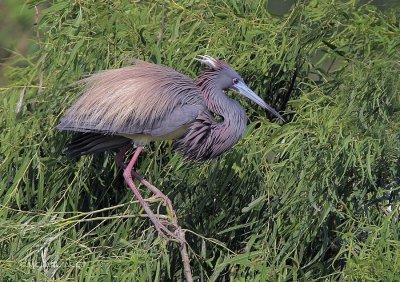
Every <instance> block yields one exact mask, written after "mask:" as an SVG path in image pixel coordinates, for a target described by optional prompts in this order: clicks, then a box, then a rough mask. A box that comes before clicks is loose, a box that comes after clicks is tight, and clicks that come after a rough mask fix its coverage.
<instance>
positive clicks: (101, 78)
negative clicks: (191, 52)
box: [57, 61, 205, 136]
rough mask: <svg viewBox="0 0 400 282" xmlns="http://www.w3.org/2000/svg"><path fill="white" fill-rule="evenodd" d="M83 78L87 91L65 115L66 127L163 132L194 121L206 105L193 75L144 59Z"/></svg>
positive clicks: (115, 131)
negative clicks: (147, 61) (144, 60)
mask: <svg viewBox="0 0 400 282" xmlns="http://www.w3.org/2000/svg"><path fill="white" fill-rule="evenodd" d="M82 82H83V83H84V85H85V87H84V90H83V94H82V96H81V97H80V98H79V99H78V100H77V101H76V102H75V103H74V104H73V105H72V106H71V108H69V109H68V110H67V112H66V114H65V116H64V117H63V118H62V119H61V122H60V124H59V125H58V126H57V128H59V129H60V130H71V131H78V132H96V133H105V134H142V133H144V134H150V135H154V136H162V135H166V134H168V133H169V132H173V131H175V130H177V129H179V128H180V127H182V126H183V125H185V124H189V123H191V122H192V121H194V120H195V119H196V117H197V116H198V115H199V114H200V113H201V112H202V111H204V109H205V104H204V100H203V98H202V95H201V93H200V90H199V89H198V88H197V86H196V85H195V84H194V81H193V80H192V79H190V78H189V77H187V76H185V75H183V74H181V73H179V72H177V71H175V70H173V69H171V68H167V67H164V66H160V65H155V64H151V63H146V62H142V61H137V62H136V64H135V65H133V66H129V67H125V68H120V69H114V70H108V71H104V72H100V73H98V74H94V75H92V76H90V77H89V78H87V79H84V80H83V81H82Z"/></svg>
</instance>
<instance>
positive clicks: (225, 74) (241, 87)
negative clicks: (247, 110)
mask: <svg viewBox="0 0 400 282" xmlns="http://www.w3.org/2000/svg"><path fill="white" fill-rule="evenodd" d="M196 60H197V61H199V62H201V63H203V64H205V65H207V66H208V67H209V68H210V69H211V70H212V71H213V72H215V74H216V76H215V83H216V85H217V86H218V87H220V88H221V90H232V91H234V92H237V93H240V94H242V95H243V96H245V97H247V98H249V99H250V100H251V101H253V102H255V103H256V104H258V105H259V106H261V107H262V108H264V109H266V110H268V111H270V112H271V113H272V114H273V115H275V116H276V117H277V118H279V119H281V120H282V121H285V120H284V118H283V117H282V116H281V115H280V114H279V113H278V112H277V111H276V110H275V109H274V108H272V107H271V106H270V105H268V104H267V103H265V102H264V100H263V99H261V98H260V97H259V96H258V95H257V94H256V93H254V91H253V90H251V89H250V88H249V87H248V86H247V85H246V83H245V82H244V81H243V78H242V77H241V76H240V75H239V74H238V73H237V72H236V71H235V70H234V69H233V68H232V67H231V66H229V65H228V64H227V63H225V62H223V61H221V60H216V59H214V58H212V57H210V56H198V57H197V58H196Z"/></svg>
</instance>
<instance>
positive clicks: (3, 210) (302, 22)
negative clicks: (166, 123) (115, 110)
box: [0, 0, 400, 281]
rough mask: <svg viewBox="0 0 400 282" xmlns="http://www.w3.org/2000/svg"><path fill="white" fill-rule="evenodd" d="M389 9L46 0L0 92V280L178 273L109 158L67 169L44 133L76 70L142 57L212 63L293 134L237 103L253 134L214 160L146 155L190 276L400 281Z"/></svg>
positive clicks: (159, 149) (395, 91)
mask: <svg viewBox="0 0 400 282" xmlns="http://www.w3.org/2000/svg"><path fill="white" fill-rule="evenodd" d="M40 2H43V1H39V0H38V1H33V2H32V3H31V5H34V4H35V3H36V4H37V3H40ZM399 15H400V13H399V10H395V9H393V10H389V11H387V13H386V14H385V15H384V14H382V13H381V12H379V11H377V10H376V9H375V8H374V7H372V6H360V5H357V2H356V1H347V2H346V1H341V2H339V3H338V2H334V1H333V2H332V3H330V1H316V0H315V1H308V2H307V4H302V5H297V6H294V7H293V8H292V10H291V11H290V12H289V13H288V14H285V15H282V16H280V17H277V16H272V15H270V14H269V13H268V11H267V1H227V2H223V1H222V2H221V1H189V0H187V1H176V2H174V1H170V2H164V1H156V2H153V1H128V0H120V1H94V0H88V1H66V0H58V1H52V3H51V4H50V5H48V8H46V9H44V10H43V12H42V18H41V21H40V24H39V31H40V34H41V37H40V38H41V41H40V42H38V43H37V44H38V45H39V47H40V48H39V50H38V51H37V52H36V53H35V54H33V55H32V56H30V57H28V58H21V60H23V61H24V62H25V63H26V64H27V65H28V66H27V67H24V68H21V67H20V68H18V67H14V68H12V69H11V70H10V72H9V76H10V81H12V83H10V85H9V86H7V87H5V88H1V92H0V93H1V103H0V113H1V119H0V127H1V133H0V142H1V148H0V161H1V164H0V175H1V179H0V201H1V203H0V225H1V227H2V228H0V262H1V263H0V277H1V278H2V279H3V280H4V281H22V280H38V281H54V280H62V281H66V280H70V281H84V280H93V281H96V280H100V281H136V280H137V281H152V280H154V281H159V280H163V281H167V280H174V281H175V280H179V279H182V277H183V276H182V275H183V274H182V264H181V261H180V255H179V252H178V250H177V246H176V245H175V244H173V243H166V242H165V241H164V240H163V239H161V238H159V237H158V236H157V234H156V232H155V230H154V228H153V227H152V226H151V224H150V222H149V220H147V219H146V218H142V217H141V213H142V211H141V210H140V207H139V204H138V203H137V202H135V201H134V200H131V199H133V195H132V194H131V192H130V191H129V190H128V189H126V186H125V185H124V183H123V179H122V173H121V171H119V170H118V169H116V167H115V165H114V162H113V157H112V154H103V155H100V156H94V157H92V156H86V157H83V158H81V159H80V160H67V159H65V157H63V155H62V151H63V148H64V146H65V144H66V143H67V142H68V139H69V137H70V135H68V134H65V133H61V132H58V131H57V130H56V129H55V125H56V124H57V122H58V120H59V118H60V116H61V115H62V113H63V112H64V110H65V109H66V108H67V107H68V106H69V105H70V103H71V102H72V101H73V99H75V98H76V95H77V93H78V92H79V89H78V88H77V87H76V86H75V85H74V84H73V82H75V81H77V80H79V79H81V78H82V77H84V76H85V75H87V74H90V73H93V72H96V71H99V70H102V69H109V68H115V67H120V66H122V65H126V64H129V61H130V60H131V58H139V59H144V60H147V61H153V62H156V63H162V64H164V65H168V66H172V67H174V68H175V69H177V70H179V71H182V72H184V73H186V74H189V75H190V76H192V77H194V76H195V75H196V74H197V73H198V72H199V71H200V67H199V65H198V64H197V63H195V62H194V61H193V57H194V56H195V55H198V54H210V55H212V56H215V57H219V58H223V59H225V60H227V61H228V62H229V63H231V64H232V65H233V66H234V67H235V68H236V69H237V70H238V72H239V73H241V74H243V77H244V78H245V80H246V81H247V82H249V85H250V86H251V87H252V88H253V89H254V90H255V91H256V92H257V93H259V94H260V96H262V97H263V98H265V99H266V100H267V101H268V102H270V103H271V104H274V105H275V106H276V107H277V108H279V109H282V110H284V111H285V113H286V117H287V118H289V119H290V122H288V123H287V124H285V125H283V126H280V125H278V124H276V123H271V122H269V121H268V119H267V118H266V116H265V113H264V112H261V110H260V109H257V108H252V107H251V105H250V103H248V102H247V101H246V100H244V99H243V100H242V99H241V102H242V103H243V105H245V106H246V108H247V109H248V114H249V116H250V124H249V127H248V129H247V131H246V136H245V138H244V139H243V140H242V141H241V142H240V143H239V144H238V145H236V146H235V147H234V149H233V150H232V151H231V152H229V153H228V154H226V155H225V156H224V157H223V158H220V159H218V160H216V161H211V162H208V163H205V164H202V165H197V164H196V165H190V164H187V163H184V162H183V161H182V158H181V157H180V156H179V155H175V154H173V151H172V147H171V145H170V144H169V143H168V142H163V143H156V144H153V145H152V146H151V147H149V148H147V151H146V153H145V154H143V156H142V158H141V159H140V162H139V169H140V171H141V173H142V174H144V175H146V176H147V177H148V178H149V180H150V181H151V182H153V183H154V184H155V185H156V186H158V187H159V188H160V189H161V190H162V191H164V192H165V193H167V194H168V196H169V197H170V198H171V199H172V201H173V203H174V206H175V208H176V209H177V213H178V217H179V220H180V224H181V225H182V226H183V227H184V228H186V229H187V230H188V231H187V240H188V243H189V246H190V256H191V259H192V267H193V272H194V276H195V277H196V278H197V279H199V281H208V280H211V281H217V280H231V281H297V280H301V281H312V280H332V281H333V280H335V281H336V280H338V279H344V280H345V281H353V280H356V281H364V280H372V281H376V280H382V281H396V280H397V281H398V280H399V277H400V271H399V269H400V259H399V258H400V243H399V239H400V238H399V235H400V234H399V231H400V230H399V208H400V201H399V188H400V187H399V186H400V185H399V184H400V180H399V179H400V162H399V155H400V136H399V126H400V115H399V109H400V82H399V81H400V80H399V71H400V68H399V64H400V55H399V54H400V37H399V36H398V35H399V34H400V24H399V20H398V19H399V18H400V17H399ZM41 77H43V84H42V82H41ZM235 98H238V97H235ZM16 108H17V109H18V110H17V112H16ZM143 193H144V194H145V195H146V196H150V195H149V193H147V192H145V191H143Z"/></svg>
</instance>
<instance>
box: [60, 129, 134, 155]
mask: <svg viewBox="0 0 400 282" xmlns="http://www.w3.org/2000/svg"><path fill="white" fill-rule="evenodd" d="M131 142H132V140H131V139H129V138H126V137H123V136H118V135H103V134H98V133H76V134H75V135H74V137H73V138H72V140H71V143H70V144H69V145H68V146H67V149H66V153H67V155H68V156H69V157H80V156H83V155H87V154H94V153H100V152H104V151H108V150H113V149H118V148H121V147H123V146H126V145H128V144H130V143H131Z"/></svg>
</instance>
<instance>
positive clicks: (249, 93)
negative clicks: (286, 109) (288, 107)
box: [233, 81, 285, 122]
mask: <svg viewBox="0 0 400 282" xmlns="http://www.w3.org/2000/svg"><path fill="white" fill-rule="evenodd" d="M233 89H234V90H236V91H237V92H239V93H240V94H242V95H243V96H245V97H247V98H249V99H250V100H251V101H253V102H254V103H257V105H259V106H260V107H262V108H264V109H266V110H268V111H270V112H271V113H272V114H273V115H274V116H276V117H277V118H279V119H280V120H282V121H283V122H285V119H284V118H283V117H282V116H281V115H280V114H279V113H278V112H277V111H276V110H275V109H274V108H273V107H271V106H270V105H268V104H267V103H265V102H264V100H263V99H261V98H260V97H259V96H258V95H257V94H256V93H254V92H253V90H251V89H250V88H249V87H248V86H247V85H246V84H245V83H244V82H242V81H239V82H238V83H236V84H235V85H234V86H233Z"/></svg>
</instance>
